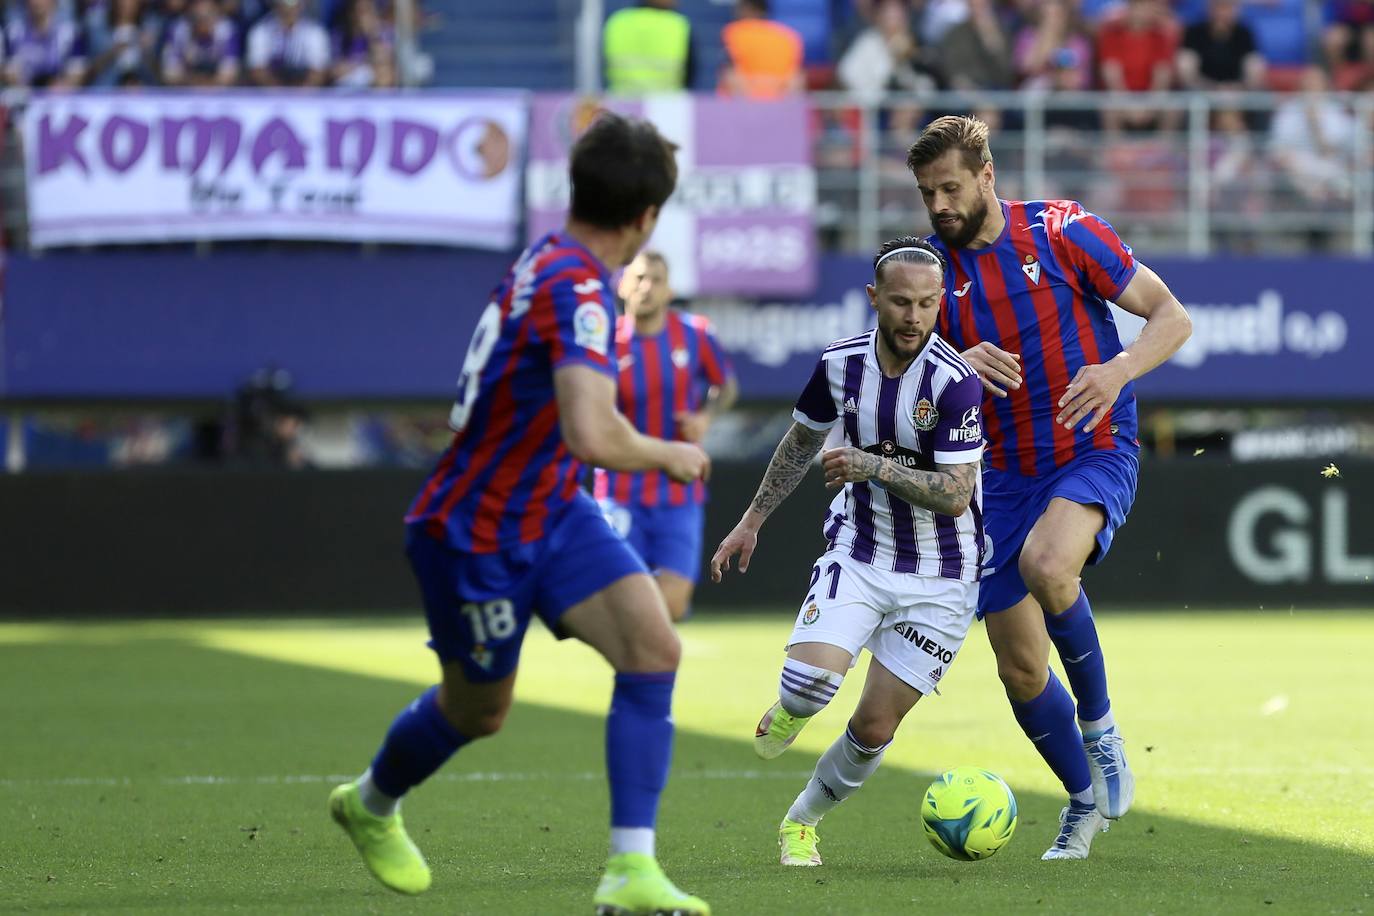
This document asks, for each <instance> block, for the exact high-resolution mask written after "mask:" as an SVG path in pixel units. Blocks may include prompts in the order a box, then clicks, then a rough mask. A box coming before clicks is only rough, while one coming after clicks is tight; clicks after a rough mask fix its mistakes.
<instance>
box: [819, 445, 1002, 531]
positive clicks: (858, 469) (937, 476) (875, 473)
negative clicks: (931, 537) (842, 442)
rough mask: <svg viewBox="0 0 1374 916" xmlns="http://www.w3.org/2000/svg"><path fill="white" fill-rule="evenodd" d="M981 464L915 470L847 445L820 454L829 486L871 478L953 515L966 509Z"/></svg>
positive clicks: (908, 498) (917, 503)
mask: <svg viewBox="0 0 1374 916" xmlns="http://www.w3.org/2000/svg"><path fill="white" fill-rule="evenodd" d="M980 465H981V462H978V461H970V462H969V463H967V464H937V465H935V470H933V471H918V470H916V469H915V468H907V467H903V466H901V465H900V464H898V463H897V462H895V461H889V460H887V459H886V458H880V457H879V456H877V455H872V454H869V453H868V452H865V451H861V450H859V449H857V448H848V447H846V448H832V449H831V450H830V451H828V452H826V453H825V455H824V456H823V457H822V466H823V467H824V468H825V485H826V486H827V487H829V488H830V489H832V490H836V489H839V488H840V487H842V486H844V485H845V484H846V483H855V482H858V481H861V480H873V481H876V482H878V483H880V484H882V485H883V487H884V488H885V489H886V490H887V492H889V493H893V494H895V495H896V496H898V497H900V498H901V499H904V500H906V501H907V502H909V503H911V504H912V505H913V506H920V507H921V508H923V509H929V510H930V511H931V512H938V513H939V514H941V515H949V516H953V517H955V518H958V517H959V516H961V515H963V514H964V512H965V511H967V510H968V504H969V501H970V500H971V499H973V488H974V485H975V484H976V483H977V482H978V469H979V467H980Z"/></svg>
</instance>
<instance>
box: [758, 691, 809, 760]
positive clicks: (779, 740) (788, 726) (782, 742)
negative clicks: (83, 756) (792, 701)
mask: <svg viewBox="0 0 1374 916" xmlns="http://www.w3.org/2000/svg"><path fill="white" fill-rule="evenodd" d="M810 721H811V718H810V717H809V716H808V717H806V718H804V719H802V718H798V717H797V716H794V715H792V714H791V713H789V712H788V711H787V710H785V709H783V708H782V703H781V702H777V703H774V704H773V705H772V706H770V707H768V711H767V712H766V713H764V714H763V718H762V719H760V720H759V725H758V728H756V729H754V753H755V754H758V755H759V756H760V757H762V758H763V759H764V760H772V759H773V758H774V757H779V756H781V755H782V752H783V751H785V750H787V749H788V748H789V747H791V746H792V742H793V741H796V740H797V736H798V735H800V734H801V730H802V729H803V728H805V727H806V723H807V722H810Z"/></svg>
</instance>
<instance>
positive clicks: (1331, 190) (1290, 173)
mask: <svg viewBox="0 0 1374 916" xmlns="http://www.w3.org/2000/svg"><path fill="white" fill-rule="evenodd" d="M1330 88H1331V87H1330V84H1329V83H1328V81H1327V77H1326V72H1325V71H1324V70H1322V68H1321V67H1319V66H1308V67H1307V68H1306V69H1305V70H1304V71H1303V75H1302V92H1301V93H1300V94H1297V95H1294V96H1291V97H1290V98H1288V99H1287V100H1286V101H1284V102H1283V103H1282V104H1281V105H1279V107H1278V108H1277V109H1276V110H1275V112H1274V120H1273V123H1272V124H1271V125H1270V135H1269V142H1270V146H1271V154H1272V156H1273V158H1274V161H1275V163H1276V164H1277V165H1278V166H1279V168H1280V170H1281V171H1282V173H1283V175H1284V176H1285V178H1286V179H1287V182H1286V183H1287V184H1288V185H1289V186H1290V187H1291V189H1292V190H1294V191H1296V192H1297V193H1298V195H1299V196H1300V197H1301V198H1302V199H1303V200H1304V201H1306V202H1307V203H1309V204H1312V205H1313V206H1314V207H1318V208H1320V207H1322V206H1326V205H1329V204H1333V203H1340V202H1344V201H1347V200H1349V199H1350V191H1351V169H1352V166H1353V165H1354V160H1353V149H1354V140H1355V131H1356V128H1357V125H1356V121H1355V118H1354V117H1353V116H1352V115H1351V113H1350V112H1349V111H1348V110H1347V109H1346V108H1345V106H1344V105H1343V104H1342V103H1341V102H1340V101H1338V100H1337V99H1335V98H1333V97H1331V96H1330V95H1328V94H1327V93H1328V91H1329V90H1330Z"/></svg>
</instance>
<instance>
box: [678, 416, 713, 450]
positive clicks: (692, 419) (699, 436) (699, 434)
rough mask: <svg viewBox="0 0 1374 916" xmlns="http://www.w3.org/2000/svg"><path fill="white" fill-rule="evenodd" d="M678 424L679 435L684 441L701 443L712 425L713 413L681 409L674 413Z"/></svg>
mask: <svg viewBox="0 0 1374 916" xmlns="http://www.w3.org/2000/svg"><path fill="white" fill-rule="evenodd" d="M673 422H674V423H676V424H677V436H678V438H679V439H681V440H682V441H684V442H696V443H697V444H700V443H701V442H702V440H704V439H705V438H706V430H707V429H708V428H709V427H710V426H711V415H710V414H708V413H706V412H705V411H699V412H694V411H690V410H683V411H679V412H678V413H675V414H673Z"/></svg>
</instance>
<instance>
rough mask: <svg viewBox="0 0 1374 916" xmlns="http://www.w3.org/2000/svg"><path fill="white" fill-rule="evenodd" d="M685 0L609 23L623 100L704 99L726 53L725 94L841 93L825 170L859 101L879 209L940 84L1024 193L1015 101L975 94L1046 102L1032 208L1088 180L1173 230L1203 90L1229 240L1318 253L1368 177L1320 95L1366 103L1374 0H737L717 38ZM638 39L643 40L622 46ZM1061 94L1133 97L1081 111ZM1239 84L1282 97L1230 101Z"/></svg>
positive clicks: (847, 154)
mask: <svg viewBox="0 0 1374 916" xmlns="http://www.w3.org/2000/svg"><path fill="white" fill-rule="evenodd" d="M679 3H680V0H638V3H637V4H636V5H635V6H631V7H628V8H624V9H621V10H617V11H616V12H614V13H613V14H612V15H611V16H610V17H609V18H608V20H607V23H606V39H607V40H605V41H604V42H603V48H604V54H605V57H606V60H605V63H606V68H605V72H606V79H607V86H608V88H609V89H610V90H611V91H612V92H619V93H638V92H646V91H661V90H665V89H675V88H686V87H690V86H697V87H700V86H702V85H703V84H704V83H706V82H707V81H708V80H709V79H710V78H711V74H702V73H700V72H698V71H699V69H700V68H699V67H698V66H697V62H698V61H700V60H719V61H720V66H719V67H718V72H717V74H715V76H716V88H717V91H718V92H720V93H722V94H726V95H737V96H746V97H752V98H763V99H767V98H778V97H781V96H785V95H789V94H795V93H801V92H806V91H813V92H815V91H829V90H837V91H840V92H843V93H846V95H845V96H844V97H836V96H828V97H816V103H815V106H814V111H815V114H814V123H815V131H814V138H815V147H814V148H815V151H816V152H815V155H816V164H817V166H818V167H819V168H820V169H822V171H823V174H824V173H826V172H828V173H829V174H830V175H833V176H836V178H835V181H836V182H837V183H836V184H833V185H832V187H838V188H843V187H846V185H845V181H844V176H845V175H852V174H854V171H855V169H857V168H859V167H860V165H861V163H862V161H863V159H864V157H865V156H866V155H867V151H868V150H869V149H870V144H869V142H868V141H867V139H866V137H865V135H864V128H863V123H864V122H863V118H864V115H863V113H862V112H861V111H860V106H858V105H855V104H853V100H857V101H858V102H860V103H864V104H865V105H867V106H869V107H870V108H872V109H873V110H874V111H875V113H876V118H877V120H876V125H877V128H878V133H877V134H876V151H877V153H878V155H879V159H880V168H881V169H882V171H883V174H884V175H885V176H886V178H885V179H884V180H883V185H884V187H883V191H882V198H883V200H882V203H881V207H882V208H884V209H887V208H891V210H892V212H893V213H894V215H895V216H894V218H897V219H900V218H901V216H902V214H905V213H906V212H909V210H910V207H911V206H912V205H913V203H914V201H912V200H909V199H908V197H909V193H908V192H909V191H910V187H909V181H908V179H909V175H907V173H906V167H905V162H904V157H905V152H906V149H907V147H908V146H909V145H910V143H911V142H912V140H913V139H914V138H915V136H916V135H917V134H918V133H919V132H920V130H921V128H922V126H923V125H925V124H926V123H928V122H929V121H930V120H931V119H933V118H935V117H937V116H939V115H941V114H945V113H949V112H947V111H945V110H942V108H941V103H942V102H944V103H945V104H946V105H947V104H948V98H949V97H948V96H946V97H944V98H943V99H942V98H941V97H940V95H939V93H941V92H942V91H945V92H950V91H952V92H955V93H958V94H960V96H961V98H960V99H959V105H958V109H959V110H968V109H972V110H974V111H976V113H977V114H978V115H979V116H980V117H982V118H983V120H985V121H987V122H988V123H989V124H991V125H992V126H993V128H994V130H995V131H998V132H999V134H1000V135H1001V137H1002V138H1003V145H1002V146H1001V148H1000V153H999V155H1000V161H1001V162H1002V163H1004V164H1005V165H1008V166H1010V168H1009V169H1008V170H1007V172H1006V175H1007V178H1008V182H1007V183H1008V190H1010V191H1012V192H1013V194H1015V193H1019V192H1020V191H1021V190H1023V189H1020V188H1018V187H1016V186H1015V177H1014V176H1015V173H1016V172H1017V171H1018V169H1017V168H1016V166H1017V164H1018V161H1019V160H1018V157H1019V155H1020V153H1021V149H1019V148H1018V141H1017V140H1016V137H1017V136H1020V135H1023V132H1024V131H1025V130H1026V126H1027V125H1026V119H1025V117H1024V110H1025V109H1024V105H1019V104H1018V105H1013V106H1010V107H998V106H997V105H992V104H987V101H986V100H987V97H986V96H985V95H981V96H980V94H981V93H987V92H1001V93H1020V94H1023V95H1024V97H1026V98H1028V99H1029V98H1030V97H1032V96H1033V97H1035V98H1037V99H1038V100H1040V101H1042V102H1043V103H1044V109H1043V111H1044V114H1043V127H1044V132H1043V134H1042V135H1041V136H1042V137H1043V143H1044V146H1043V148H1042V150H1043V152H1042V155H1043V162H1044V171H1045V178H1044V180H1043V181H1042V182H1041V186H1040V187H1038V188H1037V189H1036V190H1035V193H1036V194H1037V196H1039V195H1044V196H1056V197H1060V196H1062V197H1075V198H1076V197H1081V196H1083V195H1084V194H1086V193H1087V192H1088V190H1089V189H1090V188H1094V189H1097V190H1096V192H1095V194H1094V199H1095V200H1099V201H1101V203H1100V204H1099V206H1101V207H1102V208H1104V209H1105V210H1107V211H1109V212H1113V213H1115V214H1118V215H1119V216H1121V217H1123V218H1125V217H1127V215H1129V217H1132V218H1133V217H1140V218H1142V219H1144V220H1145V221H1146V222H1148V221H1149V220H1151V219H1155V218H1157V219H1159V220H1162V221H1164V222H1167V221H1168V220H1171V219H1173V218H1174V215H1175V214H1177V213H1178V212H1179V211H1180V208H1181V207H1182V206H1183V202H1184V196H1185V195H1186V193H1187V191H1186V189H1187V186H1188V177H1187V176H1189V175H1190V174H1191V173H1190V170H1191V168H1192V167H1193V164H1192V163H1193V162H1194V161H1195V160H1193V159H1191V158H1190V157H1191V155H1192V153H1191V152H1190V149H1189V141H1188V138H1187V135H1186V133H1185V131H1184V130H1183V129H1182V128H1184V127H1185V126H1186V125H1185V121H1186V116H1187V111H1186V106H1187V101H1186V100H1187V99H1188V98H1189V97H1190V95H1191V94H1192V93H1194V92H1197V91H1201V90H1209V91H1211V92H1212V93H1214V94H1213V95H1212V97H1211V98H1212V101H1211V103H1210V107H1209V109H1208V110H1207V112H1206V117H1207V127H1208V131H1207V135H1206V141H1205V142H1206V147H1207V153H1206V157H1205V158H1206V168H1207V178H1208V194H1209V197H1210V199H1211V201H1212V209H1213V211H1214V213H1222V214H1225V215H1224V217H1222V218H1221V219H1219V220H1217V221H1216V225H1215V227H1214V231H1215V232H1216V234H1217V241H1218V244H1220V245H1221V246H1222V247H1225V248H1228V249H1232V250H1249V249H1250V248H1252V247H1253V245H1254V244H1255V240H1256V237H1255V235H1254V233H1253V232H1252V231H1250V229H1249V228H1247V224H1249V223H1252V222H1253V220H1254V219H1255V218H1256V217H1258V216H1260V215H1262V214H1264V213H1274V212H1284V213H1289V214H1292V213H1306V214H1308V215H1309V216H1310V219H1308V220H1307V223H1306V224H1305V226H1304V227H1303V228H1300V229H1298V234H1299V236H1300V237H1301V238H1303V239H1304V242H1303V244H1305V245H1306V246H1307V247H1309V248H1323V247H1327V246H1328V245H1329V244H1330V243H1331V241H1332V239H1333V238H1334V236H1333V234H1332V233H1331V232H1329V231H1327V229H1326V228H1325V225H1324V223H1322V224H1318V223H1319V217H1321V214H1323V213H1326V212H1327V211H1328V210H1329V209H1330V208H1335V209H1336V210H1339V209H1341V208H1342V207H1348V206H1349V205H1350V204H1351V203H1352V201H1353V199H1354V195H1355V190H1354V181H1353V175H1354V174H1355V171H1356V170H1357V169H1359V168H1371V167H1374V162H1361V161H1358V157H1359V149H1360V144H1359V143H1358V142H1357V134H1359V133H1360V131H1361V130H1364V131H1369V130H1374V124H1361V119H1360V115H1359V111H1358V109H1356V108H1354V107H1352V106H1351V105H1350V104H1349V103H1348V101H1346V100H1344V99H1342V98H1341V97H1339V96H1334V95H1332V94H1330V91H1329V90H1343V91H1348V92H1355V93H1364V94H1374V0H1173V2H1170V0H737V2H736V5H735V8H734V19H733V21H731V22H729V23H728V24H726V25H725V26H724V28H723V29H721V30H720V34H719V36H718V37H717V35H715V34H714V33H715V30H716V29H717V28H718V26H711V27H707V26H706V25H703V24H702V23H701V22H700V20H699V18H697V14H699V12H700V9H701V7H700V4H696V5H693V3H692V2H691V0H681V9H679ZM684 12H691V13H693V14H694V16H692V17H689V16H686V15H684ZM818 13H819V15H817V14H818ZM636 33H638V34H640V35H647V36H650V37H649V38H648V39H640V40H637V41H636V40H631V36H632V35H633V34H636ZM670 33H671V34H670ZM625 48H636V49H637V50H635V51H634V52H633V53H629V54H626V53H625V52H624V51H623V50H622V49H625ZM1067 92H1076V93H1084V92H1087V93H1094V92H1103V93H1112V96H1111V98H1113V99H1119V98H1121V97H1122V96H1130V95H1136V96H1137V98H1136V99H1135V100H1134V101H1133V102H1132V103H1131V104H1114V103H1112V102H1109V101H1108V96H1106V95H1104V96H1103V102H1102V104H1084V102H1083V100H1082V96H1079V97H1078V100H1077V101H1076V102H1075V101H1074V100H1071V99H1065V97H1064V96H1063V93H1067ZM1240 92H1252V93H1269V94H1270V95H1271V98H1272V99H1273V102H1272V104H1271V105H1263V104H1260V105H1253V104H1245V103H1242V102H1239V101H1235V100H1233V96H1232V95H1231V94H1232V93H1240ZM1056 96H1058V100H1057V99H1056ZM1366 111H1368V109H1366ZM1024 190H1026V191H1027V192H1029V191H1030V189H1024ZM841 193H845V192H841ZM848 193H856V192H853V191H852V189H851V191H850V192H848ZM838 206H839V208H840V209H841V210H843V209H844V208H845V206H846V205H845V204H844V203H843V201H841V203H839V204H838ZM1227 220H1229V221H1230V225H1223V224H1224V223H1226V221H1227ZM843 222H844V221H843V220H840V221H839V223H837V225H840V227H841V228H842V224H843ZM1295 228H1296V227H1295ZM840 244H843V243H842V242H840Z"/></svg>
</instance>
